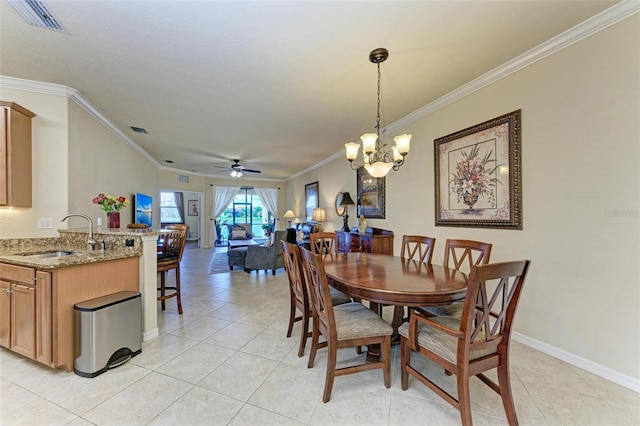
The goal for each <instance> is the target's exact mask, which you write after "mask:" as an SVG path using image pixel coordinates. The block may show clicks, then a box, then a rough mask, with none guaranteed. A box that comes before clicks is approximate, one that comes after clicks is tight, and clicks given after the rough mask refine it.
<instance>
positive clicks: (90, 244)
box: [60, 213, 98, 251]
mask: <svg viewBox="0 0 640 426" xmlns="http://www.w3.org/2000/svg"><path fill="white" fill-rule="evenodd" d="M72 216H77V217H83V218H85V219H87V222H89V239H88V240H87V249H88V250H89V251H94V250H95V249H96V245H97V244H98V242H97V241H96V240H94V239H93V221H92V220H91V218H90V217H89V216H87V215H85V214H78V213H71V214H68V215H66V216H65V217H63V218H62V219H60V222H64V221H65V220H67V219H68V218H70V217H72Z"/></svg>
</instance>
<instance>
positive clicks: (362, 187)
mask: <svg viewBox="0 0 640 426" xmlns="http://www.w3.org/2000/svg"><path fill="white" fill-rule="evenodd" d="M356 179H357V180H356V193H357V194H358V199H357V201H356V203H357V205H358V211H357V213H358V217H360V215H364V217H366V218H370V219H384V218H385V198H384V195H385V194H384V191H385V187H384V185H385V178H383V177H382V178H374V177H373V176H371V175H370V174H369V172H368V171H367V169H365V168H364V167H360V168H359V169H358V170H357V172H356Z"/></svg>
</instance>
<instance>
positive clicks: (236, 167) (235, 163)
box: [213, 160, 262, 178]
mask: <svg viewBox="0 0 640 426" xmlns="http://www.w3.org/2000/svg"><path fill="white" fill-rule="evenodd" d="M231 161H232V163H231V166H229V167H223V166H213V167H217V168H219V169H224V171H228V172H231V177H234V178H239V177H242V176H243V175H244V174H245V173H262V172H261V171H260V170H255V169H248V168H246V167H245V166H243V165H242V164H240V160H231ZM221 171H223V170H221ZM221 171H219V172H217V173H220V172H221Z"/></svg>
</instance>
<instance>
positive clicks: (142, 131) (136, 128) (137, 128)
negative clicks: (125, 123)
mask: <svg viewBox="0 0 640 426" xmlns="http://www.w3.org/2000/svg"><path fill="white" fill-rule="evenodd" d="M130 127H131V130H133V131H134V132H136V133H144V134H145V135H147V134H148V132H147V131H146V130H145V129H143V128H142V127H135V126H130Z"/></svg>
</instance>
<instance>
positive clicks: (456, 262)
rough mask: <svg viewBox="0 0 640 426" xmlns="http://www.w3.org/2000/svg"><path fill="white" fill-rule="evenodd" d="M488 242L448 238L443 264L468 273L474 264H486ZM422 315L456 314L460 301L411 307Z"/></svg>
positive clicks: (459, 310)
mask: <svg viewBox="0 0 640 426" xmlns="http://www.w3.org/2000/svg"><path fill="white" fill-rule="evenodd" d="M492 247H493V245H492V244H490V243H484V242H481V241H473V240H455V239H448V240H447V241H446V243H445V249H444V262H443V265H444V266H446V267H448V268H453V269H455V270H458V271H462V272H464V273H465V274H469V273H470V272H471V269H472V268H473V267H474V266H478V265H486V264H487V263H489V258H490V257H491V248H492ZM413 310H414V311H419V312H420V313H422V314H423V315H424V316H456V317H458V318H459V317H460V315H461V313H462V303H461V302H456V303H452V304H450V305H444V306H421V307H419V308H413Z"/></svg>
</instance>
